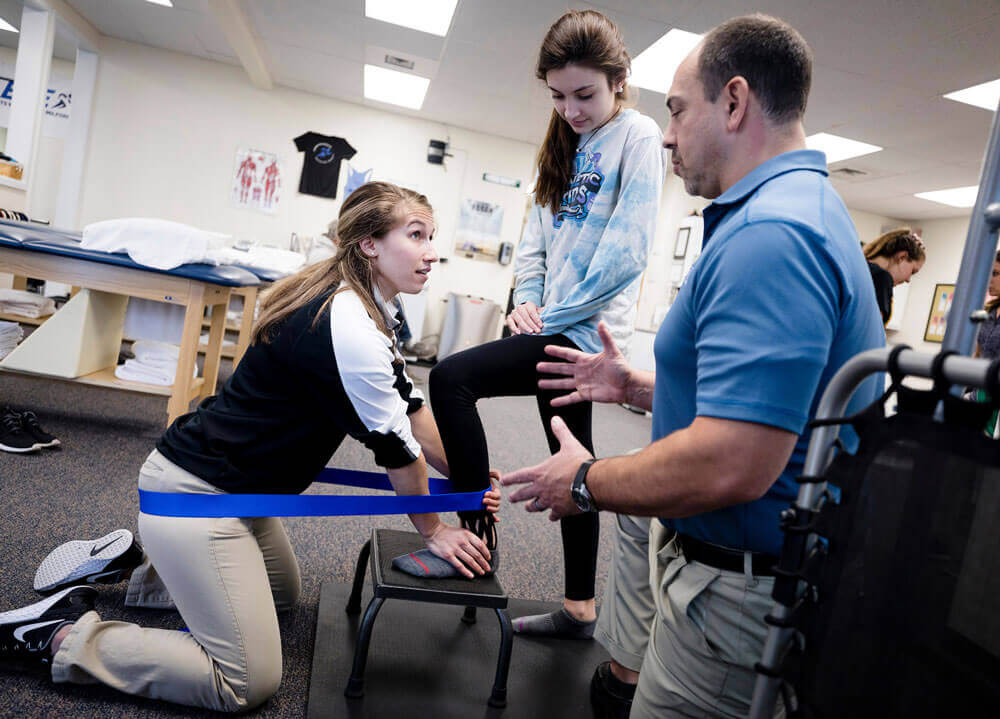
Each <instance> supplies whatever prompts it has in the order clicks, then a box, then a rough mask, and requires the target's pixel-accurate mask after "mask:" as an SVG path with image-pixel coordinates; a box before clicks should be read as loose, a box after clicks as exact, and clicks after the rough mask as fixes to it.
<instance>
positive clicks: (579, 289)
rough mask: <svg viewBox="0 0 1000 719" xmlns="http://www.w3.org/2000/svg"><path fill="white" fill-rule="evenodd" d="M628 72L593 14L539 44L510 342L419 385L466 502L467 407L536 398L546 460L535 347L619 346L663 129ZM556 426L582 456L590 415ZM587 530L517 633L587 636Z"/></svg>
mask: <svg viewBox="0 0 1000 719" xmlns="http://www.w3.org/2000/svg"><path fill="white" fill-rule="evenodd" d="M629 67H630V60H629V55H628V52H627V51H626V49H625V43H624V42H623V41H622V37H621V35H620V33H619V32H618V28H617V27H615V25H614V23H612V22H611V21H610V20H609V19H608V18H606V17H605V16H604V15H602V14H600V13H598V12H595V11H592V10H587V11H583V12H577V11H571V12H568V13H566V14H565V15H563V16H562V17H561V18H559V20H557V21H556V23H555V24H554V25H553V26H552V27H551V28H549V31H548V33H547V34H546V36H545V39H544V41H543V42H542V47H541V51H540V52H539V55H538V64H537V67H536V74H537V76H538V78H539V79H540V80H542V81H543V82H544V83H545V85H546V87H547V88H548V90H549V92H550V93H551V96H552V104H553V112H552V118H551V120H550V121H549V128H548V133H547V134H546V137H545V140H544V142H543V143H542V147H541V150H540V151H539V153H538V168H537V169H538V176H537V179H536V182H535V196H534V205H533V206H532V208H531V209H530V210H529V212H530V215H529V217H528V220H527V223H526V225H525V228H524V234H523V236H522V238H521V245H520V247H519V248H518V255H517V262H516V264H515V268H514V274H515V292H514V302H515V305H516V306H515V308H514V310H513V311H512V312H511V313H510V315H509V316H508V317H507V326H508V327H509V328H510V330H511V332H512V333H513V334H512V336H510V337H506V338H504V339H501V340H498V341H496V342H490V343H487V344H485V345H480V346H479V347H473V348H471V349H469V350H466V351H464V352H461V353H458V354H454V355H451V356H450V357H448V358H447V359H445V360H443V361H442V362H440V363H439V364H438V365H437V366H436V367H435V368H434V370H433V371H432V372H431V377H430V385H429V386H430V394H431V407H432V409H433V411H434V416H435V418H436V419H437V422H438V427H440V429H441V435H442V439H443V440H444V447H445V452H446V453H447V455H448V461H449V464H450V466H451V468H452V473H453V476H454V477H455V481H456V482H461V483H463V484H464V487H465V488H466V489H470V490H471V489H475V488H484V487H486V486H488V471H489V461H488V452H487V446H486V437H485V435H484V433H483V426H482V423H481V422H480V419H479V415H478V413H477V411H476V401H477V400H479V399H480V398H482V397H500V396H512V395H534V396H535V397H536V398H537V401H538V409H539V413H540V414H541V418H542V425H543V427H544V430H545V436H546V438H547V440H548V444H549V449H550V450H551V451H552V452H556V451H557V450H558V449H559V445H558V442H557V441H556V439H555V436H554V435H553V434H552V430H551V428H550V426H549V424H550V421H551V419H552V417H553V415H554V414H555V411H554V410H553V408H552V406H551V405H550V404H549V403H550V401H551V400H552V399H553V398H554V397H555V396H556V395H557V393H556V392H548V391H540V390H539V389H538V373H537V371H536V369H535V365H536V364H537V363H538V362H539V361H545V359H546V357H547V355H546V354H545V352H544V347H545V345H549V344H558V345H562V346H564V347H571V348H575V349H580V350H583V351H585V352H599V351H600V349H601V341H600V339H599V338H598V334H597V324H598V322H599V321H601V320H604V321H605V322H606V323H607V324H608V327H609V328H610V329H611V333H612V335H613V336H614V338H615V341H616V342H617V343H618V344H619V346H623V347H627V346H628V338H629V336H630V335H631V332H632V327H633V324H634V319H635V305H636V297H637V294H638V289H639V287H638V280H639V275H640V274H641V273H642V271H643V270H644V269H645V267H646V255H647V252H648V250H649V246H650V244H651V243H652V240H653V233H654V228H655V222H656V216H657V210H658V207H659V201H660V191H661V188H662V184H663V174H664V161H663V153H662V148H661V146H660V141H661V133H660V129H659V128H658V127H657V125H656V123H655V122H653V120H651V119H650V118H648V117H645V116H643V115H641V114H639V113H638V112H636V111H635V110H631V109H625V107H624V103H625V102H626V100H627V98H628V96H629V89H628V86H627V84H626V80H627V76H628V72H629ZM559 415H560V416H561V417H562V419H563V420H564V421H565V422H566V424H567V425H568V426H569V428H570V430H571V431H572V432H573V434H574V436H576V437H578V438H579V439H580V441H581V442H582V443H583V444H584V446H586V447H587V449H588V450H591V451H593V445H592V442H591V405H590V403H589V402H587V403H580V404H576V405H573V406H571V407H566V408H563V409H561V410H560V411H559ZM536 509H541V508H540V507H538V508H536ZM460 517H461V519H462V522H463V526H466V527H469V528H472V529H474V530H475V531H476V532H477V534H479V536H482V537H485V538H486V539H487V544H488V546H489V547H490V550H491V551H493V549H494V548H495V531H494V529H493V527H492V516H491V515H490V514H489V513H487V512H462V513H460ZM597 517H598V515H597V513H596V512H590V513H585V514H581V515H576V516H573V517H569V518H567V519H563V520H562V521H561V529H562V540H563V558H564V563H565V572H566V577H565V582H566V583H565V599H564V602H563V609H562V610H560V611H557V612H553V613H552V614H546V615H539V616H535V617H522V618H520V619H516V620H515V621H514V628H515V630H516V631H520V632H524V633H529V632H530V633H535V634H548V635H553V636H568V637H581V638H589V637H590V636H592V633H593V629H594V620H595V619H596V613H595V607H594V578H595V572H596V562H597V540H598V531H599V524H598V518H597ZM539 551H544V550H541V549H539Z"/></svg>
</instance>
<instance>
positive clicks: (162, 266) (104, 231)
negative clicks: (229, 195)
mask: <svg viewBox="0 0 1000 719" xmlns="http://www.w3.org/2000/svg"><path fill="white" fill-rule="evenodd" d="M232 241H233V238H232V236H231V235H225V234H222V233H219V232H208V231H206V230H200V229H198V228H197V227H191V226H190V225H184V224H181V223H180V222H170V221H169V220H160V219H156V218H152V217H125V218H121V219H115V220H104V221H102V222H93V223H91V224H89V225H87V226H86V227H84V228H83V242H82V243H81V247H82V248H83V249H85V250H97V251H99V252H127V253H128V256H129V257H131V258H132V259H133V260H134V261H135V262H138V263H139V264H140V265H146V266H147V267H155V268H156V269H159V270H169V269H173V268H174V267H177V266H179V265H184V264H187V263H189V262H207V261H208V259H207V258H208V254H209V251H210V250H214V249H217V248H220V247H224V246H227V245H230V244H232Z"/></svg>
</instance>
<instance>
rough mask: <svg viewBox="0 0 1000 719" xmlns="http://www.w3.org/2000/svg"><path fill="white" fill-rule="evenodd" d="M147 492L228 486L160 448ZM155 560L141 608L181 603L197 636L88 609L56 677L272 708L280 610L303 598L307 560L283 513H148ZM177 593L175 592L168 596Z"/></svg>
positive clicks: (142, 529)
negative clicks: (301, 559) (299, 555)
mask: <svg viewBox="0 0 1000 719" xmlns="http://www.w3.org/2000/svg"><path fill="white" fill-rule="evenodd" d="M139 487H140V488H141V489H145V490H150V491H157V492H184V493H190V494H220V493H221V491H220V490H219V489H217V488H216V487H213V486H212V485H210V484H208V483H207V482H205V481H203V480H201V479H199V478H198V477H196V476H194V475H193V474H191V473H190V472H186V471H184V470H183V469H181V468H180V467H178V466H177V465H175V464H173V463H172V462H170V461H169V460H167V459H166V458H165V457H164V456H163V455H161V454H160V453H159V452H157V451H155V450H154V451H153V453H152V454H150V455H149V458H148V459H147V460H146V463H145V464H144V465H143V467H142V469H141V470H140V473H139ZM139 535H140V538H141V541H142V545H143V548H144V549H145V551H146V561H144V563H143V564H142V566H140V567H139V568H138V569H136V570H135V572H133V574H132V577H131V579H130V580H129V587H128V594H127V599H126V603H127V604H129V605H131V606H139V607H155V608H171V607H174V606H176V608H177V610H178V611H179V612H180V614H181V617H182V618H183V620H184V622H185V623H186V624H187V627H188V629H189V632H190V633H188V632H181V631H171V630H165V629H146V628H143V627H140V626H138V625H135V624H128V623H125V622H109V621H102V620H101V618H100V617H99V616H98V615H97V613H96V612H88V613H87V614H85V615H83V616H82V617H81V618H80V619H79V620H78V621H77V622H76V624H75V625H74V626H73V629H72V630H71V631H70V633H69V634H68V635H67V637H66V639H65V640H64V641H63V643H62V646H61V647H60V648H59V651H58V652H57V653H56V655H55V658H54V659H53V662H52V678H53V680H54V681H56V682H73V683H77V684H89V683H97V682H100V683H102V684H106V685H108V686H111V687H114V688H115V689H119V690H120V691H123V692H127V693H129V694H135V695H138V696H143V697H150V698H153V699H165V700H167V701H170V702H175V703H177V704H187V705H190V706H198V707H206V708H209V709H214V710H217V711H228V712H234V711H243V710H246V709H250V708H252V707H255V706H257V705H259V704H262V703H263V702H264V701H266V700H267V699H268V697H270V696H271V695H272V694H274V692H275V691H277V688H278V684H279V683H280V681H281V638H280V636H279V632H278V617H277V613H276V610H277V611H281V610H283V609H287V608H289V607H291V606H292V605H293V604H294V603H295V602H296V600H297V599H298V597H299V593H300V591H301V582H300V576H299V567H298V563H297V562H296V560H295V555H294V553H293V552H292V547H291V544H290V543H289V541H288V535H287V534H286V533H285V529H284V527H283V526H282V524H281V521H280V520H279V519H278V518H276V517H261V518H253V519H235V518H224V519H214V518H202V517H159V516H153V515H148V514H143V513H140V514H139ZM168 589H169V591H168Z"/></svg>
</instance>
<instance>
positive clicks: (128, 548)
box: [35, 529, 143, 594]
mask: <svg viewBox="0 0 1000 719" xmlns="http://www.w3.org/2000/svg"><path fill="white" fill-rule="evenodd" d="M142 556H143V555H142V547H141V546H140V545H139V543H138V542H137V541H135V537H133V536H132V532H130V531H128V530H127V529H116V530H115V531H113V532H112V533H111V534H106V535H104V536H103V537H101V538H100V539H93V540H75V541H72V542H66V543H65V544H60V545H59V546H58V547H56V548H55V549H53V550H52V551H51V552H49V556H47V557H46V558H45V559H43V560H42V563H41V565H39V567H38V571H37V572H35V591H36V592H39V593H40V594H50V593H52V592H57V591H59V590H60V589H65V588H66V587H69V586H71V585H74V584H114V583H116V582H120V581H121V580H123V579H125V577H127V576H128V574H129V573H130V572H131V571H132V570H133V569H135V568H136V567H138V566H139V565H140V564H142Z"/></svg>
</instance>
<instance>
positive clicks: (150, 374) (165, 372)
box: [115, 359, 198, 386]
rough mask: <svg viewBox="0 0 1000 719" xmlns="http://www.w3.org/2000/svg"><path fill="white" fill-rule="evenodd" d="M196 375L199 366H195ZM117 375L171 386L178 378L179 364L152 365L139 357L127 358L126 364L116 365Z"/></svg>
mask: <svg viewBox="0 0 1000 719" xmlns="http://www.w3.org/2000/svg"><path fill="white" fill-rule="evenodd" d="M194 376H195V377H197V376H198V367H197V366H196V367H195V368H194ZM115 377H118V378H119V379H124V380H129V381H131V382H145V383H146V384H159V385H165V386H169V385H172V384H173V383H174V380H175V379H176V378H177V364H176V363H174V364H173V366H162V365H151V364H147V363H146V362H143V361H140V360H138V359H129V360H125V364H120V365H118V366H117V367H115Z"/></svg>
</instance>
